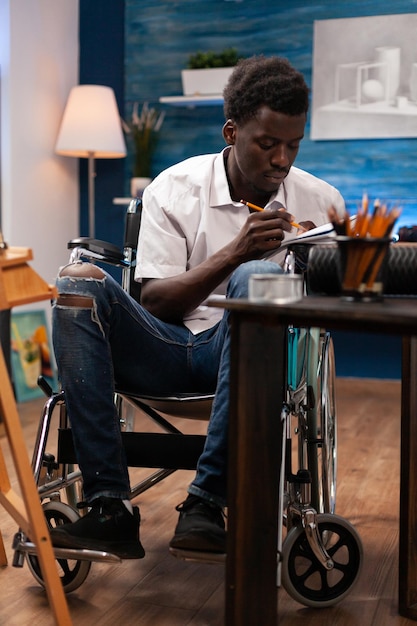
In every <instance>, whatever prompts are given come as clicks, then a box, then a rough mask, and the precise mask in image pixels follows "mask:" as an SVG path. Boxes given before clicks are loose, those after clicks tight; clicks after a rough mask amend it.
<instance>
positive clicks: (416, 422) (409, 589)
mask: <svg viewBox="0 0 417 626" xmlns="http://www.w3.org/2000/svg"><path fill="white" fill-rule="evenodd" d="M400 490H401V491H400V549H399V612H400V615H403V616H404V617H408V618H411V619H415V620H417V337H416V336H413V337H407V338H404V339H403V366H402V392H401V488H400Z"/></svg>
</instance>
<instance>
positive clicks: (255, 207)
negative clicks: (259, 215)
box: [241, 200, 302, 228]
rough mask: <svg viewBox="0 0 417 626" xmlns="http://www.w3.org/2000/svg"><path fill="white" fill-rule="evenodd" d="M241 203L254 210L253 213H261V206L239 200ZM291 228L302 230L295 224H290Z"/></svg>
mask: <svg viewBox="0 0 417 626" xmlns="http://www.w3.org/2000/svg"><path fill="white" fill-rule="evenodd" d="M241 203H242V204H246V206H248V207H249V208H250V209H254V211H263V208H262V207H261V206H258V205H257V204H252V202H247V201H246V200H241ZM291 226H294V228H302V226H300V224H297V222H291Z"/></svg>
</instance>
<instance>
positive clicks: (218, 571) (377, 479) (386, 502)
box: [0, 379, 417, 626]
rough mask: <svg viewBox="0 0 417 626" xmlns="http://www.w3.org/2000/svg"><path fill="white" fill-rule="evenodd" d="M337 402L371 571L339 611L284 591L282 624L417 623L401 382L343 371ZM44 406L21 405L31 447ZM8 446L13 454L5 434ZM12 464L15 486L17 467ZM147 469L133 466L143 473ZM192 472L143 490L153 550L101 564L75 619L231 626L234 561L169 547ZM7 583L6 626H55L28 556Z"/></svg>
mask: <svg viewBox="0 0 417 626" xmlns="http://www.w3.org/2000/svg"><path fill="white" fill-rule="evenodd" d="M337 404H338V416H339V429H338V436H339V446H338V489H337V513H338V514H339V515H342V516H343V517H346V518H347V519H349V520H350V521H351V522H352V523H353V524H354V525H355V526H356V528H357V530H358V531H359V533H360V535H361V538H362V541H363V545H364V567H363V571H362V574H361V577H360V581H359V584H358V585H357V586H356V587H355V588H354V589H353V590H352V592H351V593H350V594H349V595H348V596H347V597H346V598H345V599H344V600H343V601H342V602H341V603H340V604H339V605H337V606H335V607H332V608H329V609H321V610H318V609H309V608H305V607H303V606H301V605H300V604H298V603H297V602H295V601H293V600H292V599H291V598H290V597H289V596H288V594H287V593H286V591H285V590H283V589H280V591H279V594H278V604H279V607H278V615H279V624H280V625H281V626H407V625H409V626H411V625H413V624H415V623H417V622H413V621H411V620H407V619H405V618H401V617H399V616H398V613H397V574H398V508H399V432H400V419H399V415H400V384H399V383H398V382H395V381H388V382H387V381H368V380H365V381H364V380H352V379H350V380H349V379H339V380H338V381H337ZM41 406H42V401H33V402H30V403H26V404H21V405H19V413H20V415H21V421H22V424H23V426H24V433H25V437H26V440H27V444H28V447H29V448H31V446H32V445H33V441H34V437H35V430H36V426H37V420H38V418H39V414H40V407H41ZM189 425H190V424H189V423H188V426H189ZM1 445H2V448H3V451H4V452H5V455H6V459H7V458H9V457H8V450H7V444H6V440H5V439H4V438H2V439H1ZM51 451H53V447H52V450H51ZM9 466H10V463H9ZM9 471H10V475H11V478H12V482H13V484H14V486H15V479H14V472H13V471H11V470H9ZM140 472H141V470H135V471H134V472H132V476H133V480H135V479H136V480H137V476H138V474H139V473H140ZM192 476H193V473H192V472H177V473H176V474H174V475H172V476H170V477H169V478H168V479H166V480H165V481H164V482H163V483H161V484H159V485H156V486H155V487H153V488H152V489H151V490H150V491H148V492H146V493H145V494H143V495H142V496H140V497H139V498H138V501H139V502H138V503H139V505H140V509H141V515H142V524H141V539H142V541H143V544H144V547H145V549H146V557H145V559H143V560H139V561H124V562H123V563H122V564H120V565H108V564H104V563H93V564H92V567H91V570H90V573H89V575H88V577H87V579H86V581H85V582H84V584H83V585H82V586H81V587H80V588H79V589H78V590H76V591H74V592H73V593H71V594H68V604H69V609H70V613H71V616H72V619H73V623H74V626H92V625H94V624H100V626H114V625H115V624H123V625H124V626H130V625H132V626H133V625H135V626H148V625H149V626H186V625H187V626H217V625H219V626H220V625H222V624H223V616H224V611H223V601H224V583H223V580H224V566H223V565H206V564H195V563H186V562H183V561H179V560H177V559H175V558H173V557H172V556H170V554H169V553H168V542H169V540H170V538H171V535H172V533H173V530H174V527H175V524H176V520H177V515H178V514H177V512H176V511H175V505H177V504H178V503H179V502H181V500H182V499H183V498H184V494H185V491H186V487H187V485H188V483H189V482H190V480H191V478H192ZM0 528H1V530H2V533H3V537H4V541H5V545H6V551H7V554H8V558H9V561H10V563H11V561H12V550H11V547H10V546H11V542H12V538H13V535H14V533H15V531H16V527H15V523H14V522H13V520H11V518H10V517H9V516H8V514H7V513H6V512H5V511H4V510H3V509H0ZM0 589H1V593H0V624H1V625H2V626H34V625H37V624H42V626H50V625H51V626H52V624H53V619H52V615H51V613H50V610H49V607H48V604H47V601H46V597H45V594H44V592H43V590H42V588H41V587H40V586H39V585H38V583H37V582H36V581H35V579H34V578H33V576H32V574H31V573H30V571H29V569H28V567H27V565H26V564H25V566H24V567H23V568H22V569H17V568H14V567H12V566H11V565H9V566H8V567H6V568H3V569H1V570H0ZM253 626H263V625H262V624H254V625H253Z"/></svg>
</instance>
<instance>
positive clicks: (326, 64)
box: [311, 13, 417, 140]
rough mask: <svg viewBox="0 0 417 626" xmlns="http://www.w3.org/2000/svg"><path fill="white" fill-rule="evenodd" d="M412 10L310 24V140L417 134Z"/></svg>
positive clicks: (415, 16)
mask: <svg viewBox="0 0 417 626" xmlns="http://www.w3.org/2000/svg"><path fill="white" fill-rule="evenodd" d="M416 31H417V13H408V14H403V15H377V16H374V17H358V18H346V19H333V20H322V21H315V22H314V40H313V87H312V96H313V97H312V115H311V139H313V140H316V139H372V138H393V137H417V37H416V35H415V34H416Z"/></svg>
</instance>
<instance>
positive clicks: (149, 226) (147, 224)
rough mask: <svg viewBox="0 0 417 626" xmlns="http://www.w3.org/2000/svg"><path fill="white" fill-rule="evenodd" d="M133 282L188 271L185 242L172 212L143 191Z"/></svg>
mask: <svg viewBox="0 0 417 626" xmlns="http://www.w3.org/2000/svg"><path fill="white" fill-rule="evenodd" d="M136 263H137V265H136V270H135V280H137V281H141V280H142V279H143V278H169V277H170V276H175V275H177V274H181V273H182V272H185V271H186V269H187V242H186V238H185V236H184V234H183V233H182V232H181V229H180V227H179V225H178V223H177V222H176V220H175V218H174V216H173V214H172V211H169V210H167V207H164V206H163V205H161V203H160V202H159V201H158V199H157V197H156V195H155V193H154V192H153V191H152V190H151V189H149V188H146V189H145V192H144V198H143V211H142V221H141V227H140V232H139V240H138V250H137V261H136Z"/></svg>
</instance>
